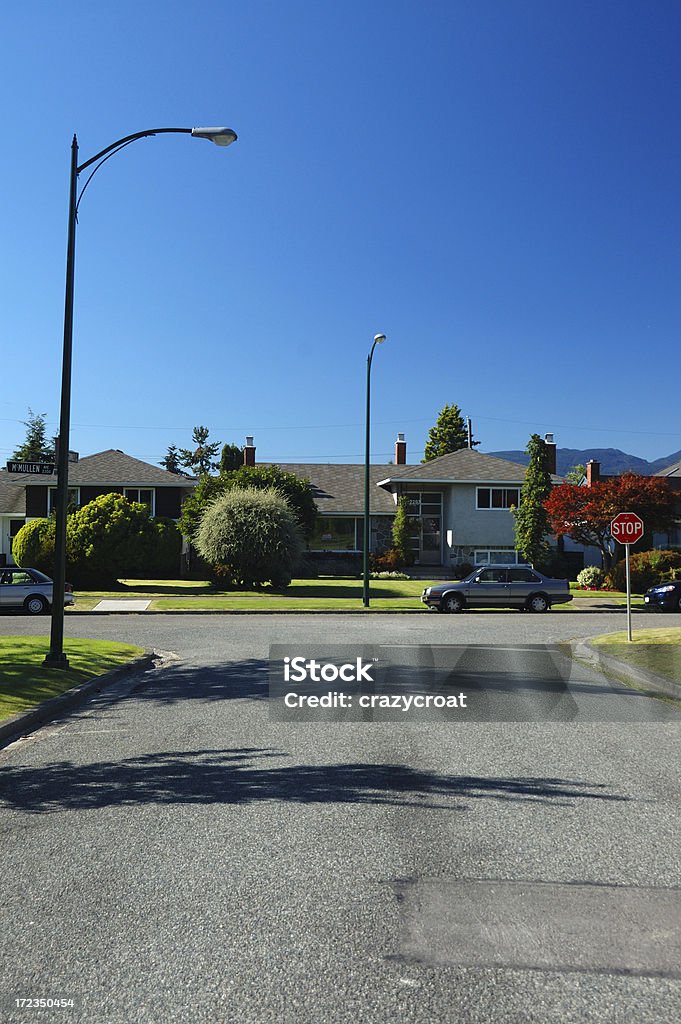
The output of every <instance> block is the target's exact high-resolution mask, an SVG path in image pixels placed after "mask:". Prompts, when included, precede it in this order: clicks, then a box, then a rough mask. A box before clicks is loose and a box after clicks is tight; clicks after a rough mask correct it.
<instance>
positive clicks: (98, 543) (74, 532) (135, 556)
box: [12, 493, 182, 588]
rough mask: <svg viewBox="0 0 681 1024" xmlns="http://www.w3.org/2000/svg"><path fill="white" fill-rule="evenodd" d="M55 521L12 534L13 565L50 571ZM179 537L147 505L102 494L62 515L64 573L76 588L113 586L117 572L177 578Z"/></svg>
mask: <svg viewBox="0 0 681 1024" xmlns="http://www.w3.org/2000/svg"><path fill="white" fill-rule="evenodd" d="M55 525H56V524H55V520H54V518H53V517H52V518H50V519H35V520H32V521H31V522H30V523H26V524H25V525H24V526H22V528H21V529H20V530H19V533H18V534H17V535H16V537H15V538H14V543H13V545H12V554H13V556H14V560H15V561H16V563H17V565H21V566H26V567H27V568H28V567H31V568H34V569H40V570H41V572H44V573H46V574H47V575H48V576H53V575H54V541H55ZM181 548H182V536H181V534H180V531H179V530H178V528H177V525H176V524H175V523H174V522H173V521H172V519H152V518H151V517H150V516H149V510H148V508H147V506H146V505H141V504H137V503H135V502H130V501H128V500H127V499H126V498H124V497H123V496H122V495H121V494H116V493H112V494H102V495H100V496H99V497H98V498H95V500H94V501H91V502H90V503H89V504H88V505H84V506H83V508H81V509H78V510H77V511H76V512H73V513H71V515H69V516H68V517H67V520H66V575H67V579H68V580H69V581H70V582H72V583H73V584H74V585H75V586H77V587H85V588H97V587H111V586H115V585H116V582H117V580H118V579H120V578H121V577H136V578H139V579H144V578H148V579H159V578H160V579H163V578H169V579H173V578H175V577H176V576H177V575H178V573H179V571H180V552H181Z"/></svg>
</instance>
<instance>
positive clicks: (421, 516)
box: [407, 491, 442, 565]
mask: <svg viewBox="0 0 681 1024" xmlns="http://www.w3.org/2000/svg"><path fill="white" fill-rule="evenodd" d="M407 499H408V513H409V517H410V525H411V547H412V552H413V555H414V563H415V564H416V565H441V564H442V494H441V493H439V492H438V491H410V492H409V493H408V494H407Z"/></svg>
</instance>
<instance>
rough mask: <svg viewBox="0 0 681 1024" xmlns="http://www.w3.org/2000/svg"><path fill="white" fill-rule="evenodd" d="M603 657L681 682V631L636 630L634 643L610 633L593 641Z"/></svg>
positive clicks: (622, 633)
mask: <svg viewBox="0 0 681 1024" xmlns="http://www.w3.org/2000/svg"><path fill="white" fill-rule="evenodd" d="M590 643H591V644H593V645H594V647H598V648H599V649H600V650H601V651H602V652H603V654H607V655H610V656H611V657H613V658H618V659H619V660H620V661H624V662H627V663H628V664H630V665H633V666H634V667H635V668H641V669H644V670H647V671H649V672H653V673H654V674H655V675H660V676H665V677H666V678H668V679H672V680H673V681H674V682H679V681H681V628H679V627H675V626H672V627H670V628H667V629H665V628H662V629H634V630H632V641H631V643H629V641H628V640H627V634H626V632H621V633H607V634H605V635H604V636H597V637H594V638H593V639H592V640H591V641H590Z"/></svg>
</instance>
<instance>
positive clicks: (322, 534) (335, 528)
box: [308, 516, 363, 551]
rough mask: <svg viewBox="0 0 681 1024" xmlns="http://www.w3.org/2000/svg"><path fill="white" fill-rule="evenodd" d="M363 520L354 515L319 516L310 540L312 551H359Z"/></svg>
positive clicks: (309, 545) (309, 546)
mask: <svg viewBox="0 0 681 1024" xmlns="http://www.w3.org/2000/svg"><path fill="white" fill-rule="evenodd" d="M362 530H363V520H362V519H356V518H355V517H354V516H318V517H317V521H316V523H315V528H314V532H313V533H312V536H311V537H310V539H309V541H308V548H309V549H310V551H359V550H360V548H361V543H360V539H361V537H362Z"/></svg>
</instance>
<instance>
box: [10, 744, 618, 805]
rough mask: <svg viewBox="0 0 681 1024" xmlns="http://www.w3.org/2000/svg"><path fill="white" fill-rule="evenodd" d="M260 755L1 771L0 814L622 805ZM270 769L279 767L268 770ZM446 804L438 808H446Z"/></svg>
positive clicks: (230, 753)
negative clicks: (152, 808)
mask: <svg viewBox="0 0 681 1024" xmlns="http://www.w3.org/2000/svg"><path fill="white" fill-rule="evenodd" d="M287 757H288V755H286V754H284V753H281V752H278V751H275V750H272V749H268V748H253V747H243V748H230V749H224V750H212V749H208V750H201V749H199V750H189V751H183V750H177V751H168V752H164V753H153V754H143V755H140V756H137V757H129V758H124V759H123V760H119V761H94V762H91V763H89V764H76V763H74V762H71V761H58V762H53V763H52V764H47V765H44V766H41V767H39V768H34V767H23V766H16V767H5V768H3V769H2V770H0V805H2V806H4V807H7V808H12V809H15V810H21V811H24V812H28V813H40V814H44V813H50V812H52V813H56V812H59V811H64V810H91V809H99V808H104V807H135V806H145V805H149V804H162V805H180V804H183V805H188V804H225V805H229V804H231V805H245V804H253V803H257V802H265V801H277V802H280V803H282V802H285V803H292V804H315V803H316V804H362V805H373V806H379V805H388V806H393V807H419V808H422V809H423V808H428V809H438V808H439V809H444V810H466V809H467V804H466V801H471V800H483V799H486V800H495V801H504V802H513V803H521V802H522V803H527V802H530V803H538V804H543V805H553V806H556V807H567V806H570V805H571V804H572V803H573V802H574V801H576V800H601V801H607V802H621V801H627V800H628V797H625V796H620V795H617V794H614V793H611V792H609V791H608V787H606V786H604V785H601V784H593V783H589V782H585V781H581V780H574V779H562V778H555V777H548V776H546V777H545V776H537V777H527V778H522V777H501V776H490V777H486V776H480V775H441V774H438V773H437V772H428V771H421V770H419V769H416V768H411V767H409V766H407V765H404V764H369V763H361V762H360V763H356V764H352V763H350V764H324V765H309V764H286V765H282V764H281V763H280V762H281V761H282V759H286V758H287ZM272 760H276V761H278V762H279V763H277V764H276V765H275V764H271V763H268V762H271V761H272ZM445 801H446V802H445Z"/></svg>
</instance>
